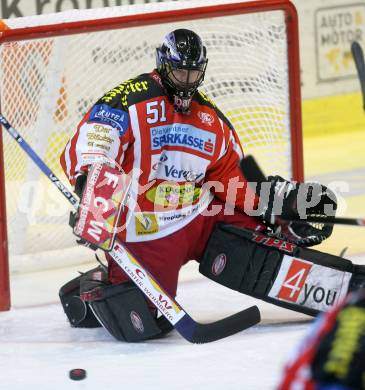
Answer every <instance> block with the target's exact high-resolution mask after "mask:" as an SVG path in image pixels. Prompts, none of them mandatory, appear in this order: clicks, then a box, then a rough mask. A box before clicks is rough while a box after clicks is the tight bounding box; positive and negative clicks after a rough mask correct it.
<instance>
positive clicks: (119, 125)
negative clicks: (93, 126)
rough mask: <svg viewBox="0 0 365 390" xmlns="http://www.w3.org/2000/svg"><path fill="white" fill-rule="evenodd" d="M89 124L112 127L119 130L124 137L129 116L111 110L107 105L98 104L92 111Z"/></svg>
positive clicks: (122, 112) (119, 111) (120, 111)
mask: <svg viewBox="0 0 365 390" xmlns="http://www.w3.org/2000/svg"><path fill="white" fill-rule="evenodd" d="M88 122H97V123H103V124H106V125H110V126H112V127H114V128H116V129H118V131H119V134H120V135H123V134H124V133H125V132H126V130H127V128H128V115H127V113H126V112H124V111H122V110H117V109H115V108H111V107H109V106H108V105H107V104H98V105H96V106H94V108H93V109H92V111H91V113H90V117H89V119H88Z"/></svg>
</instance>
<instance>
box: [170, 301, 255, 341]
mask: <svg viewBox="0 0 365 390" xmlns="http://www.w3.org/2000/svg"><path fill="white" fill-rule="evenodd" d="M192 321H193V320H192V319H191V318H190V317H187V316H186V317H184V318H183V319H182V320H181V321H179V322H178V323H177V324H176V325H175V329H176V330H177V331H178V332H179V333H180V334H181V335H182V336H183V337H184V338H185V339H186V340H188V341H190V342H191V343H195V344H205V343H210V342H213V341H217V340H221V339H223V338H225V337H229V336H232V335H234V334H236V333H238V332H241V331H243V330H245V329H248V328H250V327H251V326H254V325H257V324H258V323H259V322H260V321H261V315H260V311H259V309H258V307H257V306H251V307H249V308H248V309H245V310H242V311H240V312H238V313H236V314H233V315H231V316H229V317H226V318H223V319H221V320H219V321H216V322H212V323H210V324H199V323H196V322H194V321H193V322H192Z"/></svg>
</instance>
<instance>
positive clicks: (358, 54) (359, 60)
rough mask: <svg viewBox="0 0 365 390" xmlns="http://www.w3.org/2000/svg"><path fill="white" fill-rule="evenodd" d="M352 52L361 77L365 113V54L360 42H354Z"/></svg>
mask: <svg viewBox="0 0 365 390" xmlns="http://www.w3.org/2000/svg"><path fill="white" fill-rule="evenodd" d="M351 52H352V56H353V58H354V61H355V65H356V69H357V75H358V77H359V81H360V86H361V93H362V107H363V110H364V111H365V63H364V53H363V50H362V48H361V46H360V44H359V42H356V41H354V42H352V44H351Z"/></svg>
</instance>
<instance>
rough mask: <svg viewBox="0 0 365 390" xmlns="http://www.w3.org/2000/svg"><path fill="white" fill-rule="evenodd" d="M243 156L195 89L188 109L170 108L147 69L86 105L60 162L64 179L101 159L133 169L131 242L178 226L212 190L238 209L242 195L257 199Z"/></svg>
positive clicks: (128, 220) (125, 235) (127, 224)
mask: <svg viewBox="0 0 365 390" xmlns="http://www.w3.org/2000/svg"><path fill="white" fill-rule="evenodd" d="M242 156H243V155H242V150H241V146H240V143H239V139H238V137H237V134H236V133H235V131H234V129H233V127H232V125H231V124H230V123H229V121H228V120H227V119H226V117H225V116H224V115H223V114H222V113H221V112H220V111H219V110H218V109H217V107H216V106H215V105H214V103H212V102H211V100H210V99H209V98H208V97H207V96H206V95H205V94H203V93H202V92H197V93H196V94H195V95H194V98H193V100H192V103H191V112H190V114H189V115H186V114H181V113H177V112H175V111H174V106H173V103H172V102H171V101H170V100H169V97H168V95H167V94H166V91H165V89H164V87H163V86H162V84H161V80H160V77H159V74H158V73H157V72H156V71H153V72H152V73H149V74H143V75H140V76H138V77H136V78H134V79H130V80H128V81H126V82H124V83H122V84H120V85H118V86H117V87H116V88H114V89H112V90H111V91H109V92H108V93H106V94H105V95H104V96H103V97H102V98H101V99H100V100H99V101H98V102H97V103H96V104H95V105H94V106H93V107H92V108H91V109H90V111H89V112H88V113H87V114H86V115H85V117H84V118H83V120H82V121H81V123H80V124H79V126H78V128H77V130H76V132H75V134H74V135H73V136H72V138H71V139H70V141H69V142H68V144H67V145H66V147H65V149H64V151H63V153H62V156H61V165H62V167H63V169H64V171H65V173H66V175H67V176H68V178H69V180H70V182H71V184H75V180H76V177H77V176H78V175H80V174H81V173H83V172H84V173H85V172H87V171H88V167H89V166H90V165H91V164H93V163H95V162H100V161H106V162H108V163H109V164H113V165H114V166H118V167H120V169H122V170H124V172H126V173H130V174H131V175H132V192H131V197H130V202H129V204H128V211H127V212H126V213H124V215H123V221H121V224H122V225H123V227H124V229H123V231H122V233H121V236H120V238H121V239H123V240H125V241H126V242H135V241H146V240H153V239H157V238H161V237H164V236H166V235H168V234H171V233H173V232H175V231H177V230H179V229H181V228H182V227H184V226H186V225H187V224H188V223H189V222H190V221H192V220H193V219H194V218H195V217H196V216H197V215H198V214H199V213H200V212H201V211H202V210H205V209H206V207H207V206H208V204H209V203H210V202H211V200H212V199H213V196H217V197H218V198H220V199H221V200H223V201H228V202H229V203H230V204H231V205H235V207H238V208H240V209H242V210H243V207H244V202H245V197H246V196H248V195H249V196H250V197H252V201H254V199H256V198H255V195H254V194H253V193H252V192H251V191H250V190H249V189H248V186H247V183H246V180H245V178H244V177H243V175H242V172H241V170H240V168H239V161H240V160H241V158H242ZM211 182H212V183H211ZM210 183H211V184H212V186H211V185H210Z"/></svg>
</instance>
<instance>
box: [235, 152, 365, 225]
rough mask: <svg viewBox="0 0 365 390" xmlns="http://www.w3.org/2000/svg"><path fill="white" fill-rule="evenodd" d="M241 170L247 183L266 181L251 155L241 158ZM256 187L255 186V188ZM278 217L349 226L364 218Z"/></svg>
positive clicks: (360, 221) (358, 222)
mask: <svg viewBox="0 0 365 390" xmlns="http://www.w3.org/2000/svg"><path fill="white" fill-rule="evenodd" d="M240 167H241V170H242V172H243V174H244V175H245V178H246V179H247V181H248V182H249V183H255V184H256V183H262V182H265V181H267V178H266V177H265V175H264V173H263V172H262V170H261V168H260V167H259V165H258V163H257V161H256V160H255V158H254V157H253V156H247V157H245V158H244V159H242V161H241V164H240ZM255 189H256V188H255ZM280 218H282V219H284V220H287V221H295V222H299V223H307V222H311V223H323V224H331V225H332V224H337V225H351V226H365V219H362V218H346V217H330V216H328V217H326V216H311V215H308V216H306V218H305V219H300V218H295V219H293V218H292V217H288V216H285V215H280Z"/></svg>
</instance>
